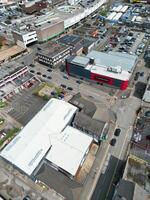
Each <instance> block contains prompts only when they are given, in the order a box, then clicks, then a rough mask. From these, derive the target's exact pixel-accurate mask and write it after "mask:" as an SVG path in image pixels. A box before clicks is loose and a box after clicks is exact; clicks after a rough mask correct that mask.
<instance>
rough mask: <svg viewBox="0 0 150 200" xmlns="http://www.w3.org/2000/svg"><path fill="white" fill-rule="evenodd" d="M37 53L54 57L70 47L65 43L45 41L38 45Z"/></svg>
mask: <svg viewBox="0 0 150 200" xmlns="http://www.w3.org/2000/svg"><path fill="white" fill-rule="evenodd" d="M38 48H39V50H38V53H39V54H41V55H45V56H48V57H55V56H57V55H58V54H59V53H62V52H63V51H65V50H67V49H68V50H70V47H69V46H67V45H62V44H59V43H56V42H51V41H50V42H47V43H44V44H41V45H39V46H38Z"/></svg>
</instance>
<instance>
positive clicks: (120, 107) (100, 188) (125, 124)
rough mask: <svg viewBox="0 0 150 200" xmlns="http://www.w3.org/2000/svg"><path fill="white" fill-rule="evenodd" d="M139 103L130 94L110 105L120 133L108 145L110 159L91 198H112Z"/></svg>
mask: <svg viewBox="0 0 150 200" xmlns="http://www.w3.org/2000/svg"><path fill="white" fill-rule="evenodd" d="M139 105H140V100H139V99H137V98H135V97H132V96H131V97H130V98H128V99H126V100H117V102H116V103H115V104H114V105H113V106H112V109H113V110H114V111H115V112H116V114H117V126H118V127H119V128H121V134H120V136H119V137H116V139H117V143H116V145H115V146H114V147H112V146H110V149H109V154H110V155H111V156H110V161H109V163H108V165H107V168H106V170H105V173H103V174H102V175H101V176H100V178H99V181H98V183H97V186H96V188H95V191H94V193H93V196H92V200H110V199H112V196H113V193H114V189H115V184H116V182H117V181H119V177H120V171H121V170H122V163H123V162H124V161H123V160H124V156H125V154H126V150H127V146H128V143H129V141H130V139H131V135H132V125H133V123H134V120H135V112H136V110H137V109H138V107H139ZM114 137H115V136H114ZM104 165H105V164H104ZM103 171H104V170H103Z"/></svg>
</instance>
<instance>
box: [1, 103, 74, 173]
mask: <svg viewBox="0 0 150 200" xmlns="http://www.w3.org/2000/svg"><path fill="white" fill-rule="evenodd" d="M76 111H77V108H76V107H75V106H73V105H71V104H69V103H67V102H65V101H61V100H57V99H51V100H50V101H49V102H48V103H47V104H46V105H45V106H44V107H43V108H42V109H41V110H40V111H39V112H38V113H37V114H36V116H35V117H34V118H33V119H32V120H31V121H30V122H29V123H28V124H27V125H26V126H25V127H24V128H23V129H22V130H21V131H20V133H19V134H18V135H17V136H16V137H15V138H14V139H13V140H12V141H11V142H10V143H9V144H8V145H7V146H6V147H5V148H4V149H3V151H2V152H1V154H0V156H2V157H3V158H5V159H6V160H8V161H9V162H10V163H12V164H14V165H15V166H17V167H18V168H20V169H21V170H22V171H24V172H25V173H26V174H28V175H31V174H32V172H33V171H34V170H35V168H36V167H37V166H38V164H39V162H40V161H41V159H42V158H43V157H44V156H45V154H46V153H47V152H48V150H49V148H50V147H51V145H53V144H52V141H54V140H53V138H57V137H58V135H59V134H61V131H63V129H64V128H65V127H66V126H67V125H68V124H69V122H70V121H71V119H72V117H73V115H74V114H75V112H76Z"/></svg>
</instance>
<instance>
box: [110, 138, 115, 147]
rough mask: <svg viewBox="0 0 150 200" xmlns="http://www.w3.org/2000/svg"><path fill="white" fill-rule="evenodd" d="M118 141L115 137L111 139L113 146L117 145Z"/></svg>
mask: <svg viewBox="0 0 150 200" xmlns="http://www.w3.org/2000/svg"><path fill="white" fill-rule="evenodd" d="M116 142H117V140H116V138H113V139H111V141H110V145H111V146H115V144H116Z"/></svg>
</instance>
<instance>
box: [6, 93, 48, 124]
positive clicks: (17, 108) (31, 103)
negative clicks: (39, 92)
mask: <svg viewBox="0 0 150 200" xmlns="http://www.w3.org/2000/svg"><path fill="white" fill-rule="evenodd" d="M10 100H11V102H10V109H9V111H8V114H9V115H10V116H11V117H13V118H14V119H16V120H17V121H18V122H20V123H21V124H22V125H23V126H24V125H26V124H27V123H28V122H29V121H30V120H31V119H32V118H33V117H34V115H35V114H36V113H37V112H38V111H39V110H40V109H41V108H42V107H43V105H44V104H45V103H46V101H43V100H42V99H41V98H39V97H37V96H34V95H32V90H23V91H22V92H21V93H19V94H18V95H16V96H13V97H12V98H11V99H10Z"/></svg>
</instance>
